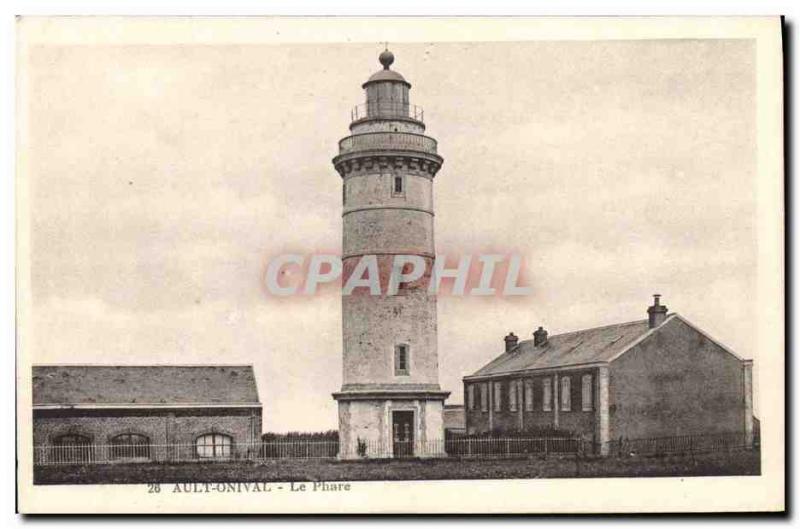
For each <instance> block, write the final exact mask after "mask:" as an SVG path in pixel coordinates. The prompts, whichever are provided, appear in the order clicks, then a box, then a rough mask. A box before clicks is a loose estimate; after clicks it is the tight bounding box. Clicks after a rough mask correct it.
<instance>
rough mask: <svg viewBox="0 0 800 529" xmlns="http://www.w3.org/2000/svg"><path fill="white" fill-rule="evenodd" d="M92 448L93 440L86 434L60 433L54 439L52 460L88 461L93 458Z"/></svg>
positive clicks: (54, 461) (51, 452) (58, 461)
mask: <svg viewBox="0 0 800 529" xmlns="http://www.w3.org/2000/svg"><path fill="white" fill-rule="evenodd" d="M92 448H93V447H92V440H91V439H89V438H88V437H86V436H84V435H77V434H64V435H59V436H58V437H56V438H55V439H53V448H52V450H51V451H50V461H52V462H53V463H88V462H89V461H91V460H92V459H93V457H92V452H93V450H92Z"/></svg>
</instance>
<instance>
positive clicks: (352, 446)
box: [339, 399, 444, 459]
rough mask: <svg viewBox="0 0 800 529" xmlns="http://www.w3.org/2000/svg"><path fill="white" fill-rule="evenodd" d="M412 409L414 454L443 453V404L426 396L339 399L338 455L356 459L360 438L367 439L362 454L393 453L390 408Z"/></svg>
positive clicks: (392, 409)
mask: <svg viewBox="0 0 800 529" xmlns="http://www.w3.org/2000/svg"><path fill="white" fill-rule="evenodd" d="M394 411H412V412H414V442H415V443H416V444H415V448H414V455H415V456H419V457H438V456H440V455H444V453H443V452H442V450H443V448H444V445H443V444H442V441H443V440H444V422H443V419H442V417H443V412H444V405H443V402H442V401H441V400H428V399H391V400H387V399H374V400H373V399H363V400H340V401H339V458H340V459H359V458H360V457H362V456H361V454H359V453H358V444H359V440H361V441H363V442H365V443H366V452H365V454H364V456H366V457H371V458H382V457H392V456H393V446H392V440H393V439H392V412H394Z"/></svg>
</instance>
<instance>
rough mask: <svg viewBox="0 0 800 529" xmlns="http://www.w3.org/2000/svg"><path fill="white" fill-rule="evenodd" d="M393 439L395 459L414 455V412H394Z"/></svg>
mask: <svg viewBox="0 0 800 529" xmlns="http://www.w3.org/2000/svg"><path fill="white" fill-rule="evenodd" d="M392 436H393V437H392V439H393V450H392V451H393V453H394V456H395V457H412V456H413V455H414V412H413V411H393V412H392Z"/></svg>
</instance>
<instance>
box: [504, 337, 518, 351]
mask: <svg viewBox="0 0 800 529" xmlns="http://www.w3.org/2000/svg"><path fill="white" fill-rule="evenodd" d="M503 340H505V342H506V352H509V351H510V350H512V349H513V348H515V347H516V346H517V342H518V341H519V338H518V337H517V335H516V334H514V333H513V332H510V333H508V336H506V337H505V338H503Z"/></svg>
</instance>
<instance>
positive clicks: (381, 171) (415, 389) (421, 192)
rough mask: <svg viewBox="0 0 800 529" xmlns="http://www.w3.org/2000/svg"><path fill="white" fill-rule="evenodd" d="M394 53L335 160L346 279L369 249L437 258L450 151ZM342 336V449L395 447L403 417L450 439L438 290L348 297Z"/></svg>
mask: <svg viewBox="0 0 800 529" xmlns="http://www.w3.org/2000/svg"><path fill="white" fill-rule="evenodd" d="M393 60H394V56H393V55H392V54H391V52H388V51H385V52H383V53H382V54H381V56H380V61H381V64H383V66H384V68H383V70H380V71H378V72H377V73H375V74H374V75H372V76H371V77H370V78H369V80H367V82H366V83H364V84H363V88H364V90H365V92H366V102H365V103H364V104H361V105H358V106H356V107H355V108H354V109H353V111H352V114H351V118H352V122H351V124H350V132H351V134H350V135H349V136H347V137H345V138H343V139H342V140H341V141H340V142H339V154H338V156H336V157H335V158H334V159H333V165H334V167H335V168H336V170H337V172H338V173H339V175H340V176H341V177H342V186H343V190H342V197H343V212H342V225H343V233H342V235H343V237H342V261H343V269H344V270H343V278H344V279H345V280H346V278H347V277H348V276H349V274H350V272H352V271H353V268H354V267H355V266H356V264H357V263H358V261H359V260H360V259H362V257H364V256H367V255H368V256H375V258H376V259H377V261H378V265H379V269H380V270H381V271H386V270H390V269H391V263H392V260H393V259H394V257H395V256H396V255H418V256H421V257H423V259H425V261H426V263H427V264H428V268H429V270H430V267H431V266H432V263H433V260H434V257H435V250H434V224H433V219H434V211H433V180H434V177H435V175H436V173H437V172H438V171H439V169H440V168H441V166H442V163H443V159H442V157H441V156H439V154H438V153H437V148H438V146H437V142H436V140H435V139H433V138H431V137H429V136H426V135H425V134H424V133H425V124H424V122H423V118H424V114H423V111H422V109H421V108H420V107H417V106H414V105H412V104H411V103H410V101H409V90H410V88H411V84H410V83H408V82H407V81H406V80H405V79H404V78H403V76H402V75H400V74H399V73H397V72H396V71H393V70H391V69H390V68H389V66H390V65H391V64H392V62H393ZM342 336H343V385H342V389H341V391H340V392H339V393H336V394H334V398H336V399H337V401H338V402H339V418H340V442H341V443H342V447H343V453H342V454H340V457H347V455H346V454H347V450H348V447H350V448H352V447H353V446H355V445H354V443H356V441H357V439H361V440H369V441H371V442H373V443H376V446H377V445H380V446H382V447H383V449H384V450H389V451H390V452H392V451H393V450H394V449H395V448H396V447H394V448H392V447H391V446H390V445H392V442H393V441H392V440H393V439H394V438H396V437H397V436H396V435H395V434H396V433H397V432H396V431H395V430H396V429H397V427H398V426H397V424H398V423H397V420H399V419H396V417H395V416H397V417H400V416H402V417H403V418H402V421H406V422H404V423H403V424H402V425H401V426H400V427H399V428H400V430H401V433H403V432H405V433H407V434H408V435H409V436H411V437H412V438H413V442H415V443H418V442H422V441H424V440H425V439H431V438H437V439H441V438H443V435H444V432H443V430H442V416H441V415H442V408H443V402H444V399H445V398H446V397H447V395H448V393H446V392H443V391H441V389H440V387H439V374H438V355H437V333H436V297H435V295H433V294H429V293H428V292H427V289H426V288H424V285H421V284H414V283H411V284H409V285H405V287H404V288H402V289H401V290H400V292H399V293H398V294H396V295H386V292H385V291H383V292H382V293H381V295H380V296H373V295H370V294H369V292H361V293H358V292H357V291H355V292H354V293H353V294H351V295H343V296H342ZM401 408H402V410H401ZM395 412H400V415H397V413H395ZM393 414H394V415H393ZM403 414H405V415H403ZM408 421H411V423H410V424H411V426H408V424H407V423H408ZM408 428H411V430H410V431H409V432H406V430H407V429H408ZM389 455H391V454H389Z"/></svg>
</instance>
